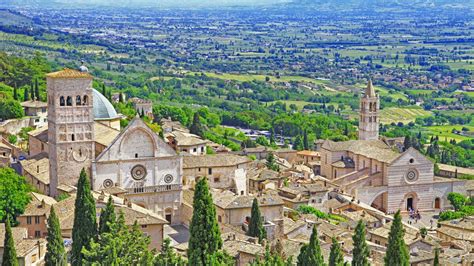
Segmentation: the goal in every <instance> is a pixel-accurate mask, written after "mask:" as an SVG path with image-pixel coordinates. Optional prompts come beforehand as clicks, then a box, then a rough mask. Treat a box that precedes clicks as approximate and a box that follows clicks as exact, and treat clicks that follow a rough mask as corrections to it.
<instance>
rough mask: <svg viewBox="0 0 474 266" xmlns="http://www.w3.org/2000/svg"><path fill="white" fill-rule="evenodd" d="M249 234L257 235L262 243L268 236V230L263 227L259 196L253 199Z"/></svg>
mask: <svg viewBox="0 0 474 266" xmlns="http://www.w3.org/2000/svg"><path fill="white" fill-rule="evenodd" d="M247 234H248V235H249V236H251V237H257V238H258V242H260V243H262V241H263V239H265V238H266V237H267V232H266V231H265V229H264V228H263V221H262V214H261V213H260V208H259V206H258V200H257V198H254V199H253V203H252V212H251V215H250V223H249V231H248V232H247Z"/></svg>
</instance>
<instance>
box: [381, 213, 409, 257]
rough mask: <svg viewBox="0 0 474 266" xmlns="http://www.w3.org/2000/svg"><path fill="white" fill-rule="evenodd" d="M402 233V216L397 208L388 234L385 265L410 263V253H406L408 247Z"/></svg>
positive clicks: (403, 230)
mask: <svg viewBox="0 0 474 266" xmlns="http://www.w3.org/2000/svg"><path fill="white" fill-rule="evenodd" d="M404 234H405V229H404V228H403V224H402V216H401V215H400V210H399V211H397V213H395V217H394V219H393V222H392V226H391V227H390V233H389V234H388V246H387V252H386V253H385V258H384V261H385V265H387V266H390V265H400V266H408V265H410V253H408V247H407V245H406V244H405V240H404V239H403V236H404Z"/></svg>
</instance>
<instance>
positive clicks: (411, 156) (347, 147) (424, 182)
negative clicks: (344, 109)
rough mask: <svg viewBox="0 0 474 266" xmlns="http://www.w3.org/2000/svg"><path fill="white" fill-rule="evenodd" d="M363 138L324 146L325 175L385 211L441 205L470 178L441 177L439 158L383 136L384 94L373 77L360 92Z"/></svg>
mask: <svg viewBox="0 0 474 266" xmlns="http://www.w3.org/2000/svg"><path fill="white" fill-rule="evenodd" d="M360 106H361V110H360V121H359V140H350V141H343V142H333V141H330V140H326V141H325V142H324V143H323V144H322V146H321V150H320V153H321V175H322V176H324V177H326V178H328V179H329V180H331V181H332V182H334V183H336V184H338V185H339V186H340V189H341V192H342V193H345V194H348V195H351V196H353V197H355V198H357V199H358V200H360V201H361V202H363V203H366V204H368V205H371V206H372V207H375V208H377V209H380V210H382V211H384V212H388V213H391V212H395V211H397V210H399V209H400V210H402V211H407V210H410V209H412V210H441V209H444V208H446V207H449V201H448V200H447V195H448V193H449V192H460V193H465V192H466V191H465V187H464V185H465V181H464V180H459V179H447V178H442V177H436V176H435V174H434V164H433V162H431V161H430V160H429V159H428V158H426V157H425V156H424V155H423V154H421V153H420V152H419V151H417V150H416V149H413V148H409V149H407V150H406V151H405V152H403V153H399V152H397V151H396V149H394V148H393V147H391V146H389V145H388V144H387V143H386V142H384V141H383V140H379V107H380V104H379V97H378V95H376V94H375V90H374V88H373V85H372V82H369V84H368V85H367V88H366V90H365V95H364V96H362V97H361V104H360Z"/></svg>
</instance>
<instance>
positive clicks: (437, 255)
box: [433, 248, 439, 266]
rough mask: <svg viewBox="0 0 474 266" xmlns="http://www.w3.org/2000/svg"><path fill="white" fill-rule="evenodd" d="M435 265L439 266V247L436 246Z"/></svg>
mask: <svg viewBox="0 0 474 266" xmlns="http://www.w3.org/2000/svg"><path fill="white" fill-rule="evenodd" d="M433 266H439V248H435V256H434V260H433Z"/></svg>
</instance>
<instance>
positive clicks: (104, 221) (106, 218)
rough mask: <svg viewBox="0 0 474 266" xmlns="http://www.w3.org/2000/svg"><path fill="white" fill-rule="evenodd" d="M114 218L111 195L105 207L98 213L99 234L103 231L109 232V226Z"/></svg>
mask: <svg viewBox="0 0 474 266" xmlns="http://www.w3.org/2000/svg"><path fill="white" fill-rule="evenodd" d="M115 220H116V217H115V209H114V203H113V199H112V196H110V197H109V200H108V201H107V205H105V209H103V210H102V211H101V213H100V220H99V235H100V234H103V233H108V232H110V226H111V225H112V223H114V222H115Z"/></svg>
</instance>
